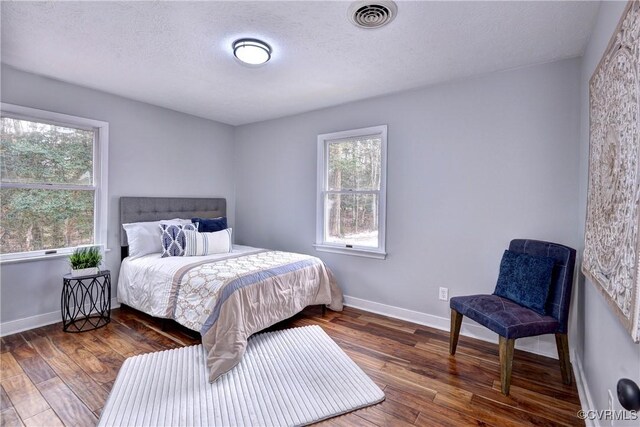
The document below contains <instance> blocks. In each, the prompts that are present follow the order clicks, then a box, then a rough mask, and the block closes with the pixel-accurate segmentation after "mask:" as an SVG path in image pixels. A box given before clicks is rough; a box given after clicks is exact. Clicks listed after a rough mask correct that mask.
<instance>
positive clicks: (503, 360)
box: [499, 336, 516, 396]
mask: <svg viewBox="0 0 640 427" xmlns="http://www.w3.org/2000/svg"><path fill="white" fill-rule="evenodd" d="M515 342H516V340H515V339H507V338H505V337H503V336H500V344H499V346H500V389H501V390H502V394H504V395H505V396H509V387H510V386H511V365H512V363H513V346H514V344H515Z"/></svg>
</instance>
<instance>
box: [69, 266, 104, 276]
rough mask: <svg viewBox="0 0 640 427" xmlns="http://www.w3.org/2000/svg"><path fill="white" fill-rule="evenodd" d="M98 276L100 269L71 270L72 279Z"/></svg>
mask: <svg viewBox="0 0 640 427" xmlns="http://www.w3.org/2000/svg"><path fill="white" fill-rule="evenodd" d="M94 274H98V267H91V268H81V269H79V270H71V277H80V276H91V275H94Z"/></svg>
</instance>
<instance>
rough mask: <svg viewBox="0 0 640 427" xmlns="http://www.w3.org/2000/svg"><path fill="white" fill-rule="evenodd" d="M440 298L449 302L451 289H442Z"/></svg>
mask: <svg viewBox="0 0 640 427" xmlns="http://www.w3.org/2000/svg"><path fill="white" fill-rule="evenodd" d="M438 298H440V301H449V288H442V287H441V288H440V291H439V293H438Z"/></svg>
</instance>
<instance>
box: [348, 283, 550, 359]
mask: <svg viewBox="0 0 640 427" xmlns="http://www.w3.org/2000/svg"><path fill="white" fill-rule="evenodd" d="M344 303H345V305H348V306H350V307H354V308H359V309H361V310H364V311H369V312H371V313H377V314H382V315H383V316H388V317H393V318H395V319H400V320H406V321H408V322H413V323H417V324H419V325H425V326H429V327H432V328H436V329H440V330H443V331H449V329H450V327H451V320H450V319H449V318H446V317H440V316H434V315H433V314H427V313H422V312H419V311H414V310H408V309H406V308H400V307H395V306H392V305H387V304H381V303H379V302H374V301H369V300H365V299H361V298H356V297H351V296H348V295H345V296H344ZM471 322H473V321H470V320H467V319H465V321H463V322H462V327H461V328H460V333H461V334H462V335H464V336H467V337H471V338H477V339H479V340H482V341H488V342H492V343H496V344H497V343H498V335H497V334H496V333H494V332H492V331H490V330H489V329H487V328H485V327H484V326H481V325H479V324H477V323H475V322H473V323H471ZM516 348H517V349H519V350H523V351H528V352H530V353H535V354H539V355H542V356H546V357H551V358H553V359H557V358H558V353H557V350H556V348H555V344H554V345H549V344H548V343H547V342H544V341H541V340H540V339H539V338H537V337H531V338H522V339H520V340H516Z"/></svg>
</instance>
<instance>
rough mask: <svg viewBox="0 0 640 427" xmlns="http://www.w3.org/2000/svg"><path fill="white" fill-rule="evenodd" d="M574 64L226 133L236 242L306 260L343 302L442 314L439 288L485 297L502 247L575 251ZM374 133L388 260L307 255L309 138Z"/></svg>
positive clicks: (311, 226) (311, 188)
mask: <svg viewBox="0 0 640 427" xmlns="http://www.w3.org/2000/svg"><path fill="white" fill-rule="evenodd" d="M579 65H580V61H579V59H571V60H564V61H560V62H555V63H551V64H544V65H540V66H535V67H530V68H525V69H519V70H515V71H509V72H502V73H492V74H490V75H486V76H482V77H478V78H473V79H468V80H463V81H456V82H452V83H450V84H443V85H438V86H434V87H428V88H425V89H421V90H415V91H411V92H404V93H400V94H396V95H391V96H384V97H380V98H374V99H370V100H365V101H360V102H355V103H351V104H347V105H342V106H338V107H334V108H329V109H324V110H319V111H315V112H310V113H305V114H301V115H297V116H292V117H287V118H283V119H277V120H271V121H266V122H262V123H256V124H251V125H245V126H240V127H238V128H236V136H235V139H236V141H235V142H236V150H235V162H234V164H235V168H236V171H237V174H236V210H237V214H236V224H237V227H236V230H237V234H236V241H237V242H238V243H244V244H250V245H254V246H261V247H271V248H278V249H284V250H291V251H297V252H304V253H310V254H314V255H317V256H319V257H320V258H322V259H324V260H325V261H326V263H327V264H328V265H329V266H330V267H331V268H332V269H333V271H334V272H335V274H336V276H337V278H338V280H339V283H340V285H341V286H342V288H343V289H344V292H345V294H346V295H349V296H352V297H357V298H362V299H366V300H370V301H374V302H379V303H384V304H388V305H392V306H397V307H402V308H405V309H410V310H415V311H418V312H422V313H429V314H431V315H436V316H441V317H444V318H448V317H449V304H448V303H447V302H443V301H439V300H438V297H437V295H438V287H440V286H446V287H449V288H450V295H451V296H454V295H465V294H473V293H484V292H492V291H493V288H494V287H495V282H496V278H497V273H498V267H499V263H500V258H501V256H502V252H503V250H504V249H505V248H506V247H507V246H508V244H509V241H510V240H511V239H512V238H516V237H526V238H534V239H544V240H552V241H556V242H560V243H564V244H567V245H570V246H572V247H575V246H576V245H577V244H578V243H579V236H578V227H577V225H576V218H577V217H578V215H579V211H578V198H577V194H578V156H577V153H578V129H579V119H578V96H579V95H578V81H579ZM380 124H388V125H389V137H388V138H389V142H388V183H387V197H388V199H387V200H388V202H387V203H388V205H387V250H388V253H389V255H388V257H387V259H386V260H375V259H368V258H360V257H354V256H347V255H338V254H327V253H323V252H316V251H315V250H314V249H313V247H312V246H311V245H312V244H313V243H314V239H315V217H316V137H317V135H318V134H321V133H326V132H333V131H341V130H346V129H355V128H360V127H365V126H372V125H380ZM547 344H548V345H547V348H551V349H553V347H554V346H555V344H552V343H551V342H550V341H549V342H547ZM553 351H554V350H553Z"/></svg>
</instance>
